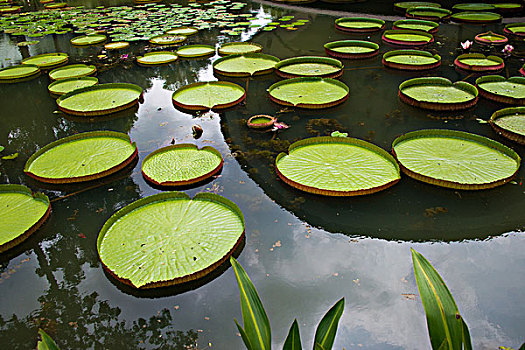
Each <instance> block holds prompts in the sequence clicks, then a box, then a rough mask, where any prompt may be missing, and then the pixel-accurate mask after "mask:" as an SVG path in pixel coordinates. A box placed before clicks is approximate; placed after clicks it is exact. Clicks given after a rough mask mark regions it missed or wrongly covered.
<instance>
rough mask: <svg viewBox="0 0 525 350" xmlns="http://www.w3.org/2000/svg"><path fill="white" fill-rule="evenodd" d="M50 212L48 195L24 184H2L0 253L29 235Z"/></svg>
mask: <svg viewBox="0 0 525 350" xmlns="http://www.w3.org/2000/svg"><path fill="white" fill-rule="evenodd" d="M50 212H51V204H50V203H49V198H47V196H46V195H44V194H42V193H32V192H31V189H29V188H28V187H26V186H22V185H0V253H2V252H4V251H6V250H8V249H10V248H12V247H14V246H15V245H17V244H19V243H21V242H22V241H24V240H25V239H26V238H27V237H29V236H30V235H31V234H32V233H33V232H35V231H36V230H37V229H38V228H39V227H40V226H41V225H42V224H43V223H44V221H45V220H46V219H47V217H48V216H49V213H50Z"/></svg>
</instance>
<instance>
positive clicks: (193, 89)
mask: <svg viewBox="0 0 525 350" xmlns="http://www.w3.org/2000/svg"><path fill="white" fill-rule="evenodd" d="M244 97H245V92H244V89H243V88H242V87H241V86H239V85H237V84H234V83H230V82H225V81H209V82H199V83H194V84H189V85H186V86H183V87H181V88H180V89H178V90H177V91H175V92H174V93H173V96H172V99H173V104H174V105H175V106H177V107H179V108H182V109H188V110H208V109H212V108H214V109H221V108H228V107H232V106H234V105H236V104H237V103H239V102H241V101H242V100H244Z"/></svg>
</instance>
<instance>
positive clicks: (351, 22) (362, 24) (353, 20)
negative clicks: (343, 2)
mask: <svg viewBox="0 0 525 350" xmlns="http://www.w3.org/2000/svg"><path fill="white" fill-rule="evenodd" d="M335 27H336V28H337V29H339V30H342V31H345V32H357V33H367V32H375V31H378V30H382V29H384V28H385V21H383V20H382V19H378V18H368V17H343V18H338V19H336V20H335Z"/></svg>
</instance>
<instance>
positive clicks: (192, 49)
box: [177, 44, 215, 58]
mask: <svg viewBox="0 0 525 350" xmlns="http://www.w3.org/2000/svg"><path fill="white" fill-rule="evenodd" d="M214 54H215V47H214V46H211V45H200V44H196V45H185V46H181V47H180V48H179V49H178V50H177V55H179V56H180V57H185V58H194V57H204V56H211V55H214Z"/></svg>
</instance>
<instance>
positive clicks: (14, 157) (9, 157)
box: [2, 153, 18, 160]
mask: <svg viewBox="0 0 525 350" xmlns="http://www.w3.org/2000/svg"><path fill="white" fill-rule="evenodd" d="M17 157H18V153H13V154H10V155H8V156H3V157H2V159H5V160H10V159H16V158H17Z"/></svg>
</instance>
